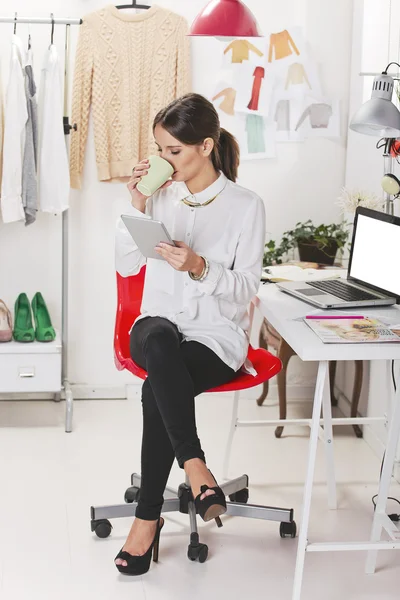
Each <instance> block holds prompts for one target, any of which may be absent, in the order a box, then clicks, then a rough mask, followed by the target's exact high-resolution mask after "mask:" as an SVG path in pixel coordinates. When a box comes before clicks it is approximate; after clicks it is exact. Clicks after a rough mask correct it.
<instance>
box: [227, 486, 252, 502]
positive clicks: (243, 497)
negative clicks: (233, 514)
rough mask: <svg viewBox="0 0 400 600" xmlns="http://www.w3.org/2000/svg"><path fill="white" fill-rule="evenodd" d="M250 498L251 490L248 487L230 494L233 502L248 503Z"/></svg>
mask: <svg viewBox="0 0 400 600" xmlns="http://www.w3.org/2000/svg"><path fill="white" fill-rule="evenodd" d="M248 499H249V490H248V489H247V488H245V489H244V490H239V491H238V492H235V493H234V494H231V495H230V496H229V500H230V501H231V502H240V504H247V501H248Z"/></svg>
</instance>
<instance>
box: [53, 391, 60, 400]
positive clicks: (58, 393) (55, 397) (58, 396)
mask: <svg viewBox="0 0 400 600" xmlns="http://www.w3.org/2000/svg"><path fill="white" fill-rule="evenodd" d="M53 400H54V402H61V392H57V393H55V394H54V398H53Z"/></svg>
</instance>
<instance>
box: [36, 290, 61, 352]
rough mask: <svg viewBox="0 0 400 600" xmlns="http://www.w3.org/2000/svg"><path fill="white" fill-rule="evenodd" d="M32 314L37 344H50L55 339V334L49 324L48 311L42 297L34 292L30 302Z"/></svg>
mask: <svg viewBox="0 0 400 600" xmlns="http://www.w3.org/2000/svg"><path fill="white" fill-rule="evenodd" d="M32 312H33V317H34V319H35V325H36V339H37V341H38V342H52V341H53V340H55V338H56V332H55V331H54V327H53V325H52V324H51V319H50V315H49V311H48V310H47V306H46V303H45V301H44V300H43V296H42V294H41V293H40V292H36V294H35V295H34V297H33V300H32Z"/></svg>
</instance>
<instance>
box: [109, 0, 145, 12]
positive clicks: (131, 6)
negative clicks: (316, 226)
mask: <svg viewBox="0 0 400 600" xmlns="http://www.w3.org/2000/svg"><path fill="white" fill-rule="evenodd" d="M115 8H118V9H120V10H121V8H142V9H143V10H147V9H148V8H151V6H149V5H148V4H136V0H132V4H119V5H118V6H116V7H115Z"/></svg>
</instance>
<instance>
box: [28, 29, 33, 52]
mask: <svg viewBox="0 0 400 600" xmlns="http://www.w3.org/2000/svg"><path fill="white" fill-rule="evenodd" d="M31 39H32V38H31V24H30V23H28V50H30V49H31V48H32V43H31Z"/></svg>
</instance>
